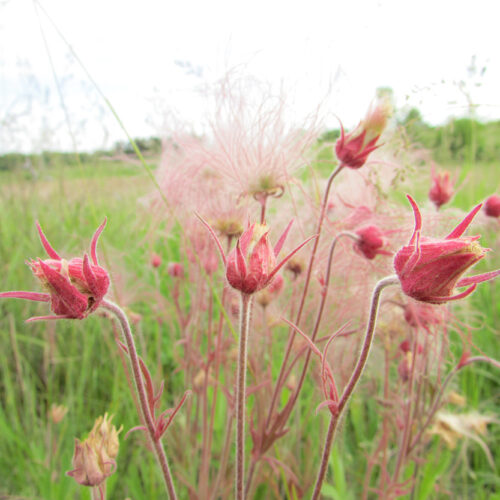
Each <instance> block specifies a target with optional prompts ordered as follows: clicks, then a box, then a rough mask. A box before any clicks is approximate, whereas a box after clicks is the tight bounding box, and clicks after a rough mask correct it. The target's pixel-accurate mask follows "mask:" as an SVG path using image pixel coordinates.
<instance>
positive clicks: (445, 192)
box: [429, 165, 455, 209]
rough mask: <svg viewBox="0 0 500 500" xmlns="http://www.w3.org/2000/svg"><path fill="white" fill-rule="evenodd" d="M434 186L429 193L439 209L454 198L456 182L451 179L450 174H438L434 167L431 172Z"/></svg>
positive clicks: (446, 172) (444, 172) (445, 172)
mask: <svg viewBox="0 0 500 500" xmlns="http://www.w3.org/2000/svg"><path fill="white" fill-rule="evenodd" d="M431 176H432V185H431V189H430V191H429V199H430V200H431V201H432V202H433V203H434V205H436V208H437V209H439V208H440V207H441V206H442V205H444V204H445V203H448V202H449V201H450V200H451V198H452V197H453V195H454V193H455V190H454V184H455V182H454V181H453V180H451V178H450V172H448V171H447V170H445V171H443V172H436V170H435V168H434V165H433V166H432V170H431Z"/></svg>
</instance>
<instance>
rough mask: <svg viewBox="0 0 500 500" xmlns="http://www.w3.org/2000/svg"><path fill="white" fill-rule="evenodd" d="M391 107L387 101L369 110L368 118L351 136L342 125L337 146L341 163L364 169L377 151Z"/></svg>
mask: <svg viewBox="0 0 500 500" xmlns="http://www.w3.org/2000/svg"><path fill="white" fill-rule="evenodd" d="M390 114H391V105H390V103H389V101H388V100H387V99H382V100H380V101H379V102H378V103H377V104H376V105H375V107H374V108H371V107H370V109H369V110H368V113H367V114H366V117H365V119H364V120H362V121H361V122H360V123H359V125H358V126H357V127H356V128H355V129H354V130H353V131H352V132H350V133H349V134H347V135H346V134H345V132H344V127H343V125H342V123H341V124H340V138H339V139H338V141H337V143H336V144H335V152H336V154H337V158H338V159H339V161H340V163H341V164H342V165H344V166H345V167H349V168H360V167H362V166H363V165H364V164H365V162H366V160H367V159H368V156H369V155H370V153H371V152H372V151H374V150H375V149H377V148H378V147H379V146H380V145H377V141H378V140H379V137H380V135H381V134H382V132H383V131H384V129H385V126H386V125H387V120H388V118H389V115H390Z"/></svg>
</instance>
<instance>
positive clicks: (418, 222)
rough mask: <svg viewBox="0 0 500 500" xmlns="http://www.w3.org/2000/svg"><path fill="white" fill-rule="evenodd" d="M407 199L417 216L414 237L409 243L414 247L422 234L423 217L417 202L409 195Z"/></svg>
mask: <svg viewBox="0 0 500 500" xmlns="http://www.w3.org/2000/svg"><path fill="white" fill-rule="evenodd" d="M406 197H407V198H408V201H409V202H410V205H411V208H413V214H414V216H415V229H414V230H413V234H412V237H411V238H410V242H409V243H408V245H413V244H414V243H415V239H416V238H418V235H419V234H420V230H421V229H422V215H421V214H420V210H419V208H418V205H417V203H416V202H415V200H414V199H413V198H412V197H411V196H410V195H409V194H407V195H406ZM417 245H418V243H417Z"/></svg>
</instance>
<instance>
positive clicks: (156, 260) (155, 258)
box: [150, 253, 161, 269]
mask: <svg viewBox="0 0 500 500" xmlns="http://www.w3.org/2000/svg"><path fill="white" fill-rule="evenodd" d="M150 262H151V265H152V266H153V267H154V268H155V269H157V268H158V267H160V266H161V257H160V256H159V255H158V254H157V253H153V254H152V255H151V261H150Z"/></svg>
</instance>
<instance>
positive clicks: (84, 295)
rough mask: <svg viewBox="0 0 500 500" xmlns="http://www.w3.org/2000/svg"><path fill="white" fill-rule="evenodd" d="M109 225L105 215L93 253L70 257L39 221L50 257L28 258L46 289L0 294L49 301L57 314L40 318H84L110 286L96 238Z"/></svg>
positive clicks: (95, 234) (93, 309) (29, 263)
mask: <svg viewBox="0 0 500 500" xmlns="http://www.w3.org/2000/svg"><path fill="white" fill-rule="evenodd" d="M105 225H106V219H105V220H104V222H103V223H102V224H101V225H100V226H99V228H98V229H97V231H96V232H95V233H94V236H93V237H92V242H91V244H90V256H91V259H92V262H91V259H90V258H89V256H88V255H87V254H85V255H84V257H83V259H82V258H79V257H75V258H73V259H70V260H69V261H67V260H65V259H62V258H61V257H60V256H59V255H58V253H57V252H56V251H55V250H54V249H53V248H52V246H51V245H50V243H49V242H48V240H47V238H46V237H45V235H44V234H43V231H42V229H41V227H40V225H39V224H38V223H37V228H38V233H39V235H40V240H41V242H42V245H43V247H44V248H45V251H46V252H47V254H48V256H49V257H50V259H45V260H41V259H37V260H31V261H30V262H28V265H29V266H30V267H31V270H32V271H33V274H34V275H35V276H36V277H37V278H38V279H39V280H40V282H41V283H42V286H43V287H44V288H45V289H46V290H47V293H36V292H20V291H16V292H3V293H0V298H1V297H4V298H8V297H11V298H18V299H28V300H34V301H38V302H50V307H51V309H52V311H53V312H54V313H55V316H40V317H36V318H31V319H30V321H33V320H39V319H63V318H68V319H83V318H85V317H87V316H88V315H89V314H90V313H92V312H94V311H95V310H96V309H97V308H98V307H99V305H100V304H101V302H102V300H103V299H104V296H105V295H106V293H107V291H108V288H109V275H108V273H107V271H106V270H105V269H104V268H102V267H101V266H99V263H98V261H97V240H98V239H99V235H100V234H101V232H102V231H103V229H104V226H105Z"/></svg>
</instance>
